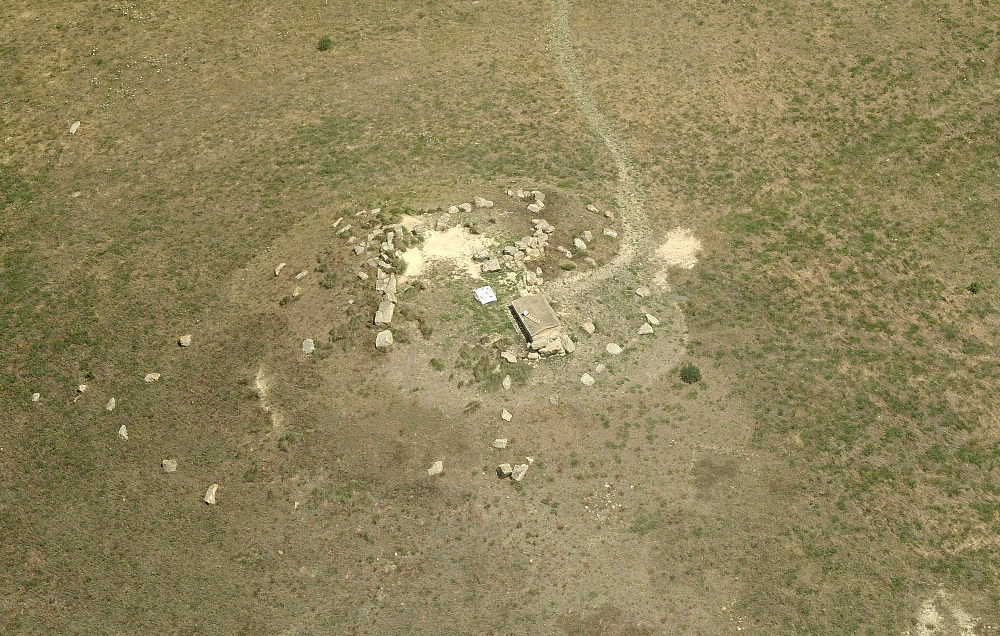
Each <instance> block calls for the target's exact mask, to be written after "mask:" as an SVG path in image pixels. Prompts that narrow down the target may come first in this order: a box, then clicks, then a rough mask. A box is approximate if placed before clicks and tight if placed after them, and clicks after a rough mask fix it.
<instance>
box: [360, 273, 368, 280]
mask: <svg viewBox="0 0 1000 636" xmlns="http://www.w3.org/2000/svg"><path fill="white" fill-rule="evenodd" d="M358 278H360V279H361V280H368V273H367V272H358Z"/></svg>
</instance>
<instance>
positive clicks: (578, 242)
mask: <svg viewBox="0 0 1000 636" xmlns="http://www.w3.org/2000/svg"><path fill="white" fill-rule="evenodd" d="M573 247H575V248H576V249H578V250H580V251H581V252H585V251H587V244H586V243H584V242H583V240H582V239H578V238H575V239H573Z"/></svg>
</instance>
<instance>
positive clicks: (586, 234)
mask: <svg viewBox="0 0 1000 636" xmlns="http://www.w3.org/2000/svg"><path fill="white" fill-rule="evenodd" d="M582 238H583V240H584V242H586V243H589V242H591V241H593V240H594V234H593V232H591V231H590V230H587V231H585V232H584V233H583V237H582Z"/></svg>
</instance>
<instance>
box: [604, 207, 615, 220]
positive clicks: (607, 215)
mask: <svg viewBox="0 0 1000 636" xmlns="http://www.w3.org/2000/svg"><path fill="white" fill-rule="evenodd" d="M604 218H606V219H607V220H609V221H614V220H615V215H614V213H613V212H608V211H607V210H605V211H604Z"/></svg>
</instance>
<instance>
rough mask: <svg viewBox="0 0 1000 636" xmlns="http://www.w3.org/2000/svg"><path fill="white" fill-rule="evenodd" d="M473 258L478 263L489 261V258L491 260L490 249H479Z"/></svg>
mask: <svg viewBox="0 0 1000 636" xmlns="http://www.w3.org/2000/svg"><path fill="white" fill-rule="evenodd" d="M472 260H474V261H476V262H477V263H482V262H483V261H488V260H490V251H489V250H479V251H478V252H476V253H475V254H473V255H472Z"/></svg>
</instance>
